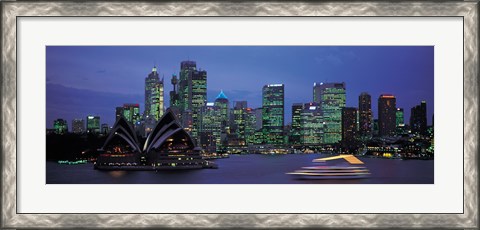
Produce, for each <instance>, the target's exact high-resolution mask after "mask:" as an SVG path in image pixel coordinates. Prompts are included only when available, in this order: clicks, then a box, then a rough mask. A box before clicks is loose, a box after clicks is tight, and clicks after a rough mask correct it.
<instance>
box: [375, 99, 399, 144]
mask: <svg viewBox="0 0 480 230" xmlns="http://www.w3.org/2000/svg"><path fill="white" fill-rule="evenodd" d="M396 113H397V106H396V98H395V96H393V95H392V94H382V95H380V97H379V98H378V135H380V136H392V135H395V127H396Z"/></svg>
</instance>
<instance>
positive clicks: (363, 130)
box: [358, 92, 373, 138]
mask: <svg viewBox="0 0 480 230" xmlns="http://www.w3.org/2000/svg"><path fill="white" fill-rule="evenodd" d="M358 120H359V121H358V124H359V129H358V133H359V135H360V136H361V137H362V138H368V137H371V136H372V130H373V125H372V122H373V115H372V97H371V96H370V94H368V93H366V92H363V93H361V94H360V96H358Z"/></svg>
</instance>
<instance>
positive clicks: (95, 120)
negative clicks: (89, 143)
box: [87, 115, 100, 134]
mask: <svg viewBox="0 0 480 230" xmlns="http://www.w3.org/2000/svg"><path fill="white" fill-rule="evenodd" d="M87 133H92V134H98V133H100V116H91V115H89V116H87Z"/></svg>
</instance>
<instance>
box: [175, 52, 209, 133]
mask: <svg viewBox="0 0 480 230" xmlns="http://www.w3.org/2000/svg"><path fill="white" fill-rule="evenodd" d="M178 96H179V100H178V105H179V107H180V113H181V114H182V116H181V119H182V124H183V125H184V128H187V130H190V131H191V134H192V136H193V138H194V139H195V140H198V130H199V129H200V117H199V114H200V109H201V108H202V107H203V106H205V104H206V102H207V71H205V70H197V63H196V62H194V61H182V62H181V63H180V80H179V82H178Z"/></svg>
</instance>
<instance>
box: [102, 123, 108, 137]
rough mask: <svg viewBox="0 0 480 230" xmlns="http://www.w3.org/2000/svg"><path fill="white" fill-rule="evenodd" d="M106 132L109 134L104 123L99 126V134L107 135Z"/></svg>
mask: <svg viewBox="0 0 480 230" xmlns="http://www.w3.org/2000/svg"><path fill="white" fill-rule="evenodd" d="M108 132H110V127H108V124H106V123H104V124H102V126H101V134H103V135H107V134H108Z"/></svg>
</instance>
